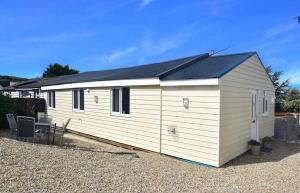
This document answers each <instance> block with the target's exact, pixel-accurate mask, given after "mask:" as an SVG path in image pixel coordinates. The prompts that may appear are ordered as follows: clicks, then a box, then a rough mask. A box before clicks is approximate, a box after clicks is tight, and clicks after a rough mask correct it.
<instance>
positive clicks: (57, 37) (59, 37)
mask: <svg viewBox="0 0 300 193" xmlns="http://www.w3.org/2000/svg"><path fill="white" fill-rule="evenodd" d="M96 34H97V32H96V31H87V30H83V31H78V32H70V33H61V34H51V35H46V36H29V37H22V38H18V39H16V40H15V41H14V43H17V44H18V43H45V42H62V41H69V40H74V39H78V38H85V37H91V36H94V35H96Z"/></svg>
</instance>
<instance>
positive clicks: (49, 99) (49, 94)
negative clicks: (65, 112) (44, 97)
mask: <svg viewBox="0 0 300 193" xmlns="http://www.w3.org/2000/svg"><path fill="white" fill-rule="evenodd" d="M51 100H52V98H51V91H48V106H49V107H52V105H51Z"/></svg>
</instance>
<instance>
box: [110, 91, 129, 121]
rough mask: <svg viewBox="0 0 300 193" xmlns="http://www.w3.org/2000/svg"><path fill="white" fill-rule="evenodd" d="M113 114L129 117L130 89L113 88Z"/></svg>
mask: <svg viewBox="0 0 300 193" xmlns="http://www.w3.org/2000/svg"><path fill="white" fill-rule="evenodd" d="M111 95H112V97H111V98H112V99H111V100H112V114H119V115H121V114H123V115H128V114H129V113H130V89H129V88H128V87H123V88H113V89H112V92H111Z"/></svg>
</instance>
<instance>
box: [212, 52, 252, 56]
mask: <svg viewBox="0 0 300 193" xmlns="http://www.w3.org/2000/svg"><path fill="white" fill-rule="evenodd" d="M255 53H256V52H255V51H249V52H241V53H235V54H220V55H211V57H222V56H236V55H244V54H255Z"/></svg>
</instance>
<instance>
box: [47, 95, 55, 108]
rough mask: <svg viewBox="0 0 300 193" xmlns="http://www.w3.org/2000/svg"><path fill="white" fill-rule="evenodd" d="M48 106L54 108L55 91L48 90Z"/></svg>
mask: <svg viewBox="0 0 300 193" xmlns="http://www.w3.org/2000/svg"><path fill="white" fill-rule="evenodd" d="M48 106H49V107H51V108H55V91H48Z"/></svg>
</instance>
